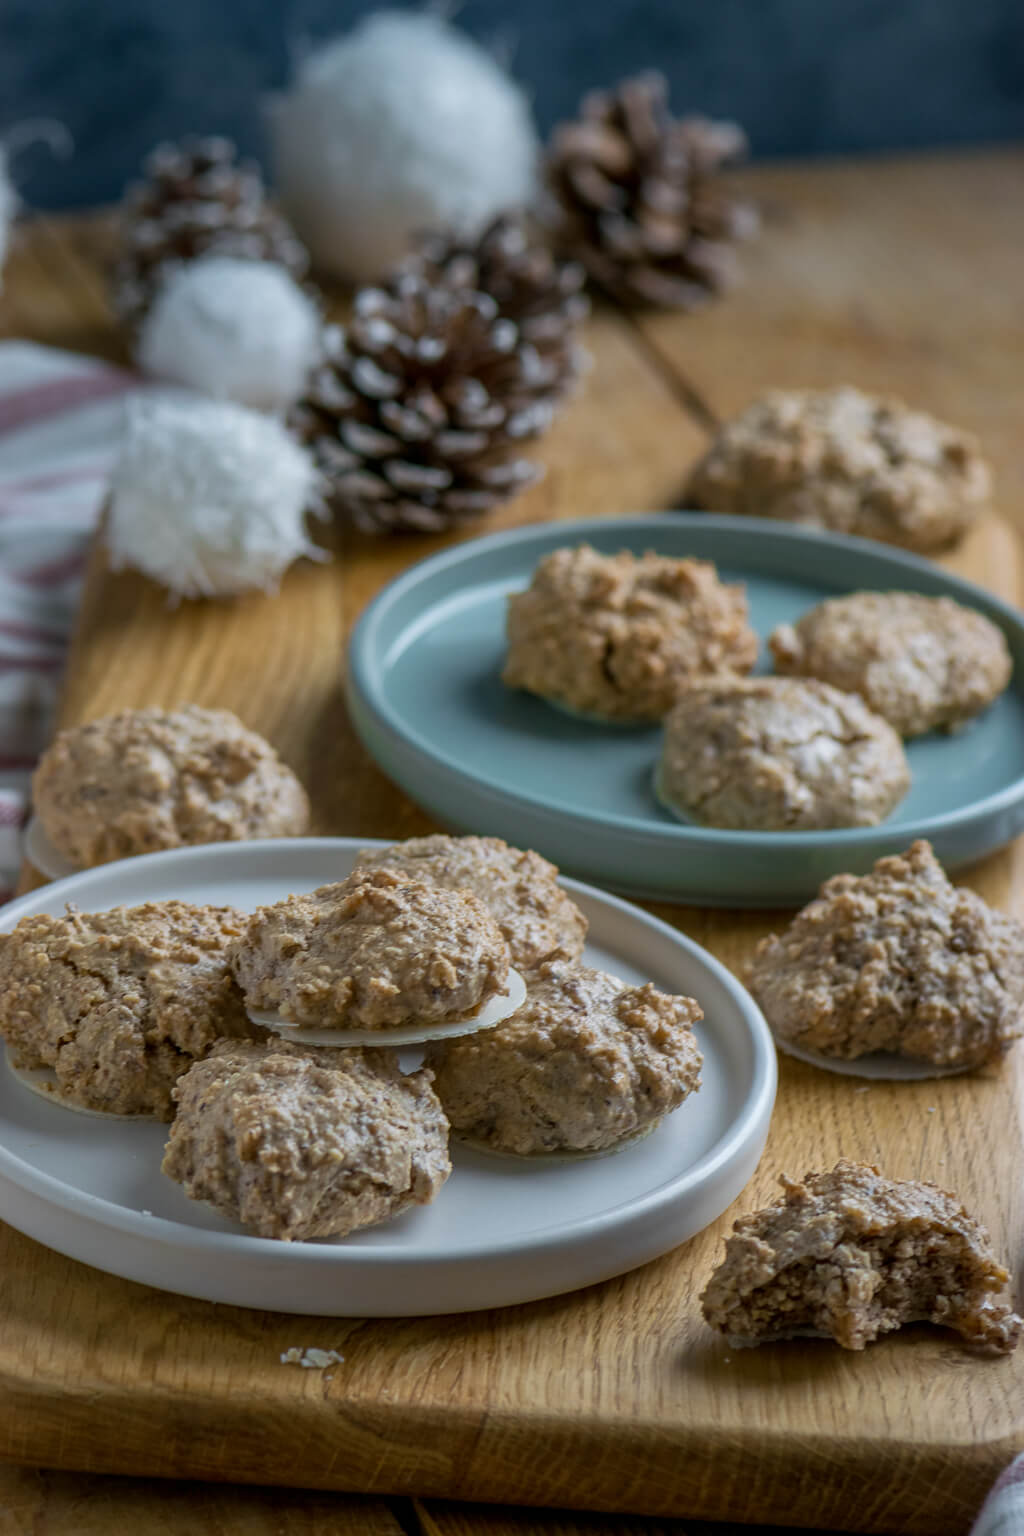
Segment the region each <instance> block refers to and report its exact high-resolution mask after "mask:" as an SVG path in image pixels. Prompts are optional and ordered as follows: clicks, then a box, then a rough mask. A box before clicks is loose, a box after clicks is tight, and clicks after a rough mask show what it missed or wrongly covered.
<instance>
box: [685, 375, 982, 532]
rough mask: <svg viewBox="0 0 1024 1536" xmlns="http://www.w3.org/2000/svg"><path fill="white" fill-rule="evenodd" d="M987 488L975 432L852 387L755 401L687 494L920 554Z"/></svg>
mask: <svg viewBox="0 0 1024 1536" xmlns="http://www.w3.org/2000/svg"><path fill="white" fill-rule="evenodd" d="M990 494H991V480H990V475H989V471H988V467H987V465H986V464H985V462H984V460H983V459H982V458H981V455H980V453H979V449H978V444H977V441H976V440H975V438H974V437H972V436H971V434H970V433H969V432H961V431H959V430H958V429H957V428H956V427H950V426H947V425H946V424H945V423H944V422H941V421H936V420H935V418H934V417H933V416H926V415H925V414H924V412H923V411H913V410H910V409H909V408H908V407H907V406H905V405H904V404H903V403H902V402H901V401H899V400H882V399H876V398H874V397H872V396H871V395H865V394H862V393H861V391H860V390H859V389H851V388H850V387H849V386H845V387H842V388H839V389H824V390H810V389H808V390H798V389H776V390H772V391H770V392H769V393H768V394H766V395H762V396H761V397H760V398H759V399H757V400H755V401H754V402H753V404H752V405H750V406H748V407H747V409H746V410H745V411H744V412H743V413H742V415H740V416H738V417H736V419H735V420H734V421H731V422H727V423H726V425H725V426H724V427H723V428H722V429H721V431H720V432H719V433H718V436H717V437H716V438H715V440H714V442H713V443H712V445H711V447H710V449H709V450H708V452H707V453H706V454H705V455H704V457H703V458H702V459H701V460H700V462H699V463H698V464H697V466H696V468H695V469H694V470H693V471H692V473H691V475H690V481H689V485H688V487H687V490H686V501H687V504H688V505H690V506H694V507H706V508H707V509H708V510H709V511H711V512H740V513H748V514H750V515H751V516H754V517H773V518H782V519H784V520H785V521H787V522H792V523H802V524H804V526H805V527H809V528H825V529H829V530H830V531H832V532H833V533H853V534H858V535H860V536H861V537H863V538H868V539H880V540H882V541H883V542H884V543H886V544H900V545H902V546H903V547H904V548H905V549H916V550H919V551H921V552H923V553H924V552H927V551H929V550H934V549H941V548H942V546H943V545H946V544H949V543H950V542H951V541H952V540H954V539H956V538H958V537H959V536H960V535H961V534H962V533H963V532H964V531H965V530H966V529H967V528H968V527H970V525H971V523H973V522H974V521H975V519H976V518H977V517H978V515H979V513H980V512H981V511H982V510H983V509H984V508H985V507H986V506H987V504H988V501H989V496H990Z"/></svg>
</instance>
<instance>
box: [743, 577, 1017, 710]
mask: <svg viewBox="0 0 1024 1536" xmlns="http://www.w3.org/2000/svg"><path fill="white" fill-rule="evenodd" d="M768 643H769V645H770V646H771V650H772V655H773V656H774V658H775V670H776V671H777V672H781V673H783V674H785V675H787V676H790V677H817V678H820V680H821V681H822V682H824V683H831V684H832V686H833V687H834V688H842V689H844V690H845V691H846V692H847V693H859V694H860V696H861V698H862V699H863V700H864V702H865V703H866V704H867V705H868V707H869V708H870V709H873V710H874V711H875V713H876V714H878V715H881V716H882V718H883V719H885V720H888V722H889V724H890V725H891V726H892V727H893V729H894V730H896V731H898V732H899V733H900V735H901V736H921V735H923V734H924V732H925V731H934V730H945V731H953V730H956V729H957V728H958V727H959V726H962V725H964V724H965V723H966V722H967V721H968V720H970V719H971V718H972V717H973V716H974V715H977V714H979V713H980V711H981V710H983V709H987V708H988V706H989V705H990V704H991V703H992V700H993V699H994V698H996V697H997V695H998V694H1000V693H1002V691H1003V689H1004V688H1005V687H1006V685H1007V683H1008V682H1009V681H1010V674H1011V672H1012V671H1013V662H1012V661H1011V659H1010V651H1009V648H1008V646H1007V644H1006V640H1005V638H1004V636H1003V632H1002V630H1001V629H997V627H996V626H995V624H993V623H992V622H991V620H990V619H986V618H985V616H984V614H981V613H977V612H976V611H975V610H974V609H973V608H965V607H964V606H963V604H961V603H957V602H954V601H953V599H952V598H950V597H924V596H922V595H921V594H920V593H918V592H851V593H850V594H849V596H847V597H832V598H829V599H828V600H827V601H826V602H824V603H819V605H818V607H817V608H812V609H811V610H810V612H809V613H805V614H804V615H803V616H802V617H801V618H800V619H798V620H797V622H796V624H781V625H780V626H779V628H778V629H776V630H775V631H774V632H773V633H772V635H771V636H770V638H769V641H768Z"/></svg>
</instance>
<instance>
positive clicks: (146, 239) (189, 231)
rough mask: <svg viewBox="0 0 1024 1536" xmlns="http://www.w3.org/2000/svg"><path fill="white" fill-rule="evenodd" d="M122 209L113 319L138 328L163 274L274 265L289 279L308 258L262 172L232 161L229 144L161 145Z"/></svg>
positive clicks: (222, 141) (196, 141) (214, 140)
mask: <svg viewBox="0 0 1024 1536" xmlns="http://www.w3.org/2000/svg"><path fill="white" fill-rule="evenodd" d="M143 169H144V171H145V175H146V179H145V180H144V181H141V182H139V183H137V184H136V185H135V186H133V187H130V188H129V189H128V191H127V192H126V194H125V200H124V204H123V206H122V210H121V254H120V257H119V260H118V262H117V265H116V267H115V268H114V273H113V299H114V306H115V308H116V309H117V312H118V314H119V315H120V316H121V317H122V319H124V320H125V321H127V322H128V323H129V324H132V325H134V324H136V323H137V322H138V321H139V320H141V318H142V316H143V315H144V314H145V312H146V310H147V309H148V307H149V305H150V303H151V302H152V300H153V297H154V295H155V293H156V290H157V288H158V287H159V285H160V283H161V282H162V281H163V279H164V278H165V277H166V276H167V273H168V270H169V269H171V268H173V267H174V266H179V265H181V263H182V262H186V261H193V260H195V258H196V257H197V256H236V257H241V258H244V259H251V260H253V261H276V262H279V263H280V265H281V266H283V267H285V268H286V269H287V270H288V271H289V272H290V273H291V274H292V276H293V277H301V276H302V275H303V274H304V272H305V271H306V267H307V265H308V257H307V255H306V251H305V248H304V246H303V245H302V243H301V242H300V240H299V238H298V236H297V235H296V234H295V233H294V232H293V230H292V229H291V226H290V225H289V224H288V223H286V221H285V220H284V219H283V218H282V217H281V215H280V214H278V213H276V212H275V211H274V210H273V209H272V208H271V207H270V206H269V205H268V204H267V201H266V197H265V193H264V187H263V178H262V176H261V174H260V170H259V167H258V166H257V165H255V164H252V163H251V162H247V161H242V162H239V161H238V159H237V150H236V149H235V146H234V145H233V144H232V143H231V141H230V140H229V139H220V138H206V139H196V138H192V139H184V140H182V142H181V143H180V144H159V145H158V146H157V147H156V149H154V150H153V151H152V153H151V154H150V155H149V156H148V157H147V159H146V162H145V165H144V167H143Z"/></svg>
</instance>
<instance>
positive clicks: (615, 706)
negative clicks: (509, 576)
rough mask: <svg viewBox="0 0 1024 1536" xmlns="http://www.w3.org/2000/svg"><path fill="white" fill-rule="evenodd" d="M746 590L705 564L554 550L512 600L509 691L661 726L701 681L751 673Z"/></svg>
mask: <svg viewBox="0 0 1024 1536" xmlns="http://www.w3.org/2000/svg"><path fill="white" fill-rule="evenodd" d="M757 649H758V640H757V636H756V635H755V633H754V631H753V630H752V629H751V627H750V625H749V623H748V622H747V599H746V595H745V593H744V590H743V588H742V587H738V586H735V587H730V586H725V585H724V584H723V583H722V582H721V581H719V579H718V573H717V571H716V570H715V567H714V566H713V565H711V564H709V563H708V562H707V561H705V560H675V559H669V558H668V557H667V556H664V555H654V554H646V555H642V556H639V557H638V556H636V555H631V554H629V553H628V552H627V551H625V550H623V551H622V552H621V553H620V554H617V555H601V554H598V552H597V551H596V550H594V549H591V547H590V546H589V545H588V544H581V545H579V547H578V548H576V549H556V550H555V551H554V552H553V553H552V554H550V555H547V556H546V557H545V558H544V559H543V560H542V561H541V562H540V564H539V565H538V566H537V569H536V570H535V571H534V573H533V580H532V581H531V582H530V585H529V586H528V587H527V589H526V591H525V592H517V593H513V595H512V596H511V597H510V598H509V599H508V655H507V657H506V661H505V669H504V671H503V673H502V679H503V681H504V682H505V683H506V684H507V685H508V686H509V687H510V688H525V689H526V690H527V691H528V692H530V693H535V694H539V695H540V697H541V698H544V699H548V700H549V701H550V702H552V703H555V704H560V705H562V706H563V707H564V708H566V709H569V710H572V711H574V712H576V713H578V714H581V715H585V716H591V717H593V718H596V719H600V720H610V721H617V722H620V723H622V724H635V723H642V722H649V721H656V720H660V719H661V718H662V716H663V715H665V714H667V712H668V711H669V710H670V709H671V708H672V705H673V704H674V703H675V702H676V700H677V699H678V698H679V696H680V694H681V693H682V692H684V691H685V689H686V688H688V687H689V685H690V684H691V683H692V682H693V681H694V680H695V679H697V678H703V677H709V676H712V675H714V674H715V673H718V672H729V671H732V672H749V671H750V668H751V667H752V666H753V665H754V662H755V661H756V659H757Z"/></svg>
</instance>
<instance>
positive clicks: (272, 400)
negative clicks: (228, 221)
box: [137, 256, 321, 411]
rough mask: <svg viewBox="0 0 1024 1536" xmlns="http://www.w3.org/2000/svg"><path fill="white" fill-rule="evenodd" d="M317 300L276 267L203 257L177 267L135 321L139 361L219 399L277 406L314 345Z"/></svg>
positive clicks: (285, 402)
mask: <svg viewBox="0 0 1024 1536" xmlns="http://www.w3.org/2000/svg"><path fill="white" fill-rule="evenodd" d="M320 330H321V326H320V317H319V315H318V313H317V310H316V306H315V304H314V303H313V302H312V300H311V299H309V298H307V297H306V295H305V294H304V293H303V292H302V289H301V288H299V287H298V286H297V284H296V283H295V282H294V281H293V280H292V278H291V277H289V275H288V273H287V272H286V271H285V270H284V268H283V267H279V266H276V265H275V264H274V263H273V262H269V261H236V260H234V259H233V258H229V257H223V256H209V257H205V258H204V259H203V260H201V261H193V262H188V263H186V264H185V265H184V266H182V267H179V268H178V270H177V271H176V272H174V273H173V274H172V275H171V276H170V277H169V278H168V280H167V282H166V283H165V284H164V285H163V287H162V288H161V290H160V292H159V294H158V295H157V298H156V300H155V302H154V304H153V306H152V308H151V309H150V311H149V314H148V315H147V316H146V318H145V320H144V321H143V323H142V328H141V330H140V332H139V342H138V349H137V356H138V361H139V365H140V367H142V368H143V369H144V370H145V371H146V372H147V373H152V374H155V375H156V376H157V377H158V378H164V379H171V380H173V381H174V383H176V384H185V385H187V386H188V387H189V388H190V389H196V390H199V391H200V392H201V393H202V394H205V395H214V396H217V397H218V398H220V399H228V400H238V401H241V403H242V404H243V405H251V406H255V407H256V408H257V409H258V410H266V411H284V410H287V408H288V406H290V405H291V404H293V402H294V401H295V400H297V399H298V397H299V395H300V394H301V393H302V388H303V385H304V383H305V380H306V375H307V374H308V373H309V370H310V368H311V367H312V366H313V363H314V362H315V361H316V358H317V355H318V352H319V345H320Z"/></svg>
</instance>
